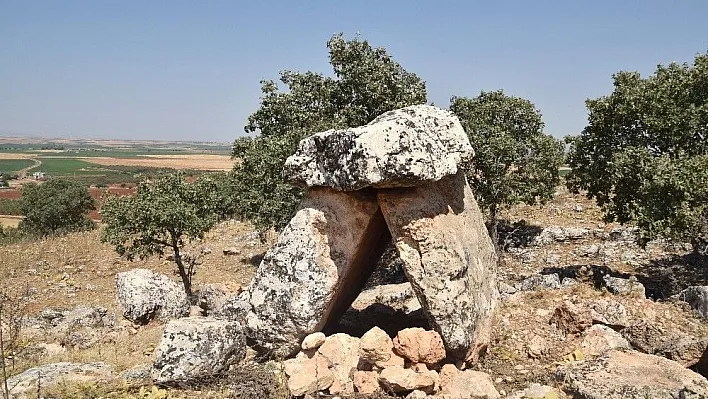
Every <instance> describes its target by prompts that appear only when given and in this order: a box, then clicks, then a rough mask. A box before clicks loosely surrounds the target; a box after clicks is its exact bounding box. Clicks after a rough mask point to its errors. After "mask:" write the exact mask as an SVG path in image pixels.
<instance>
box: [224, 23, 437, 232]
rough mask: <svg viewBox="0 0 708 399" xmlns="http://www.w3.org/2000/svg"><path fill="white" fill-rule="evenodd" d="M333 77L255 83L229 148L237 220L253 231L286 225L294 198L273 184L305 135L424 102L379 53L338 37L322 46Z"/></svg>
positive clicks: (289, 188) (405, 75) (303, 75)
mask: <svg viewBox="0 0 708 399" xmlns="http://www.w3.org/2000/svg"><path fill="white" fill-rule="evenodd" d="M327 48H328V49H329V59H330V64H331V65H332V68H333V72H334V76H333V77H331V76H325V75H323V74H319V73H315V72H309V71H308V72H293V71H283V72H281V73H280V83H282V84H283V85H284V88H283V89H281V87H280V86H279V85H278V83H276V82H274V81H272V80H266V81H262V82H261V92H262V95H261V104H260V107H259V108H258V110H256V112H254V113H253V114H252V115H251V116H250V117H249V118H248V124H247V125H246V126H245V131H246V133H250V134H258V136H256V137H242V138H239V139H237V140H236V141H235V142H234V146H233V154H232V155H233V157H234V158H235V160H236V164H235V166H234V170H233V175H234V184H235V188H236V194H237V196H238V198H239V202H238V213H239V214H240V215H241V216H242V217H245V218H247V219H249V220H251V221H252V222H254V223H255V225H256V226H257V227H258V228H260V229H268V228H271V227H275V228H276V229H280V228H282V227H283V226H285V224H287V222H288V221H289V220H290V217H291V215H292V214H293V212H294V210H295V207H296V206H297V204H298V202H299V201H300V199H301V198H302V190H301V189H300V188H298V187H296V186H293V185H291V184H289V183H288V182H286V181H285V180H284V179H283V177H282V176H281V173H282V169H283V165H284V164H285V160H286V159H287V157H288V156H290V155H292V154H293V153H294V152H295V149H296V146H297V143H298V142H299V141H300V140H301V139H302V138H304V137H307V136H308V135H311V134H314V133H317V132H320V131H324V130H327V129H334V128H345V127H355V126H360V125H364V124H366V123H368V122H370V121H371V120H373V119H374V118H375V117H377V116H379V115H380V114H382V113H384V112H386V111H390V110H393V109H397V108H401V107H405V106H408V105H414V104H422V103H425V102H426V90H425V82H423V81H422V80H421V79H420V78H419V77H418V76H417V75H415V74H413V73H410V72H408V71H406V70H405V69H404V68H403V67H402V66H401V65H399V64H398V63H396V62H395V61H394V60H393V59H392V58H391V56H390V55H389V54H388V52H387V51H386V50H385V49H383V48H377V47H372V46H371V45H370V44H369V43H368V42H367V41H365V40H361V39H360V38H359V37H356V38H354V39H352V40H345V39H344V37H343V36H342V35H341V34H339V35H335V36H333V37H332V38H331V39H330V40H329V41H328V42H327Z"/></svg>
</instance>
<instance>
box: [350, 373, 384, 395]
mask: <svg viewBox="0 0 708 399" xmlns="http://www.w3.org/2000/svg"><path fill="white" fill-rule="evenodd" d="M353 379H354V390H355V391H356V392H359V393H360V394H363V395H371V394H373V393H376V392H378V391H379V390H381V387H380V386H379V373H377V372H375V371H363V370H357V371H355V372H354V377H353Z"/></svg>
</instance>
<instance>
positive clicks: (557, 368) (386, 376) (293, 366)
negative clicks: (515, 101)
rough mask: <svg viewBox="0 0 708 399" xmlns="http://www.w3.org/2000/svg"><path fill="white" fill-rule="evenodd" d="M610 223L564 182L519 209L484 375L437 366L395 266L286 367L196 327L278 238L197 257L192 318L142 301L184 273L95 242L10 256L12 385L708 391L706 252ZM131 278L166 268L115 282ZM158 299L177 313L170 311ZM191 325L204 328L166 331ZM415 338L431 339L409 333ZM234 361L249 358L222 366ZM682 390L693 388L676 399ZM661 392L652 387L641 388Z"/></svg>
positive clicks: (450, 393) (218, 391)
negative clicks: (195, 355)
mask: <svg viewBox="0 0 708 399" xmlns="http://www.w3.org/2000/svg"><path fill="white" fill-rule="evenodd" d="M600 216H601V213H600V211H599V209H597V207H596V206H595V205H594V203H592V202H589V201H587V200H586V199H584V198H583V197H581V196H577V195H572V194H570V193H568V192H567V191H565V190H564V189H560V188H559V190H558V192H557V195H556V197H555V199H554V200H553V201H552V202H551V203H550V204H548V205H546V206H542V207H529V206H519V207H515V208H513V209H511V210H509V211H508V212H507V213H506V214H505V215H504V218H505V223H504V224H503V226H502V229H503V234H502V237H503V242H502V247H503V252H502V256H501V260H500V266H499V277H500V280H501V281H500V291H501V292H502V300H501V302H500V306H499V308H498V309H497V311H496V313H495V323H494V328H493V339H492V342H491V344H490V345H489V347H488V348H487V351H486V353H485V354H484V356H482V357H481V358H480V360H479V362H477V363H476V364H473V365H469V366H463V365H462V364H457V365H452V364H447V362H446V361H445V360H444V356H442V357H440V356H441V355H440V353H439V347H438V346H436V345H435V344H434V343H435V342H436V338H435V337H434V336H432V338H431V337H430V336H429V334H430V333H431V332H430V331H428V330H427V327H429V326H427V325H426V323H427V322H426V320H425V318H423V317H421V314H420V304H418V303H417V300H416V299H415V297H414V295H413V294H412V291H411V290H410V286H409V285H407V283H405V276H402V275H401V274H400V273H397V268H396V267H395V262H392V263H391V262H389V263H387V264H386V265H385V266H386V267H387V269H385V270H380V271H378V272H377V273H376V276H375V277H374V278H373V279H372V281H374V280H375V283H373V282H372V283H370V284H369V288H371V289H372V290H370V291H367V292H364V293H363V294H362V295H361V296H360V297H359V299H358V300H357V302H355V304H354V305H353V309H352V310H350V311H349V312H348V313H347V314H346V315H345V317H344V318H343V319H342V321H341V322H340V324H339V325H338V326H337V327H336V329H335V330H336V331H334V330H333V331H328V332H327V333H328V336H326V337H313V338H310V337H308V339H309V340H311V341H313V342H309V341H308V343H307V344H306V343H304V342H303V345H304V346H303V350H302V352H301V353H300V354H299V355H298V356H297V357H295V358H294V359H291V360H287V361H285V362H284V363H281V362H279V361H278V360H283V359H275V360H266V359H260V358H256V357H254V353H253V352H252V351H250V350H248V351H246V350H245V348H244V345H243V343H242V342H240V341H239V338H238V337H239V334H238V333H233V331H234V330H233V329H234V328H237V327H235V326H233V325H232V324H229V322H228V321H224V320H221V321H218V322H217V321H213V322H212V321H208V320H212V319H201V318H199V317H198V316H199V315H203V314H206V313H210V315H217V316H218V315H219V313H220V312H221V313H223V312H224V310H223V309H227V310H228V306H224V304H225V303H227V302H228V301H227V299H228V298H229V297H230V296H232V295H234V294H237V293H238V292H239V291H240V290H241V289H242V287H244V286H245V285H247V284H248V282H249V281H250V279H251V277H252V276H253V273H254V272H255V269H256V266H257V265H258V262H259V261H260V259H261V258H262V256H263V254H264V252H265V250H266V249H267V248H268V247H269V246H270V245H271V244H272V242H273V239H274V237H272V236H271V237H268V238H267V239H266V241H265V242H262V241H261V240H260V239H259V237H258V235H257V234H255V233H254V232H253V230H252V229H251V228H250V227H249V226H248V225H247V224H244V223H240V222H229V223H225V224H222V225H219V226H218V227H217V228H215V229H214V230H213V231H212V232H210V233H209V234H208V235H207V237H205V239H204V240H203V241H201V242H198V243H193V244H192V245H191V247H190V252H191V253H192V254H196V255H198V256H199V257H200V265H199V266H198V268H197V271H196V274H195V276H194V283H195V289H196V290H197V291H198V292H199V295H198V298H199V299H198V300H197V301H195V303H194V305H193V306H191V307H190V304H189V303H188V302H187V301H186V298H182V297H180V296H179V295H177V294H175V295H176V296H169V295H172V294H169V295H167V294H165V295H163V296H162V297H161V298H163V299H159V298H156V297H151V298H148V299H146V300H142V301H137V302H136V301H135V300H133V299H130V298H133V294H132V293H134V292H139V291H140V290H147V288H145V287H146V286H149V284H148V285H144V284H147V283H144V282H145V281H147V282H151V283H153V284H157V283H156V282H158V281H160V278H161V277H159V275H164V276H167V277H168V278H169V279H171V280H173V281H175V282H178V281H179V279H178V277H177V276H176V274H175V272H174V270H173V265H172V264H171V262H170V261H169V260H168V259H150V260H148V261H140V262H133V263H131V262H127V261H125V260H122V259H120V258H119V257H118V256H117V255H116V254H115V253H114V252H113V251H112V249H111V248H109V247H107V246H104V245H103V244H100V243H99V241H98V233H97V232H90V233H82V234H75V235H70V236H67V237H63V238H56V239H50V240H45V241H41V242H34V243H23V244H18V245H12V246H7V247H2V248H0V277H2V283H1V285H2V288H3V290H5V292H6V293H8V294H9V296H10V297H13V298H18V297H21V296H24V299H25V300H24V301H23V302H22V307H21V308H18V309H17V310H18V313H19V314H22V315H23V316H25V317H23V319H22V320H21V322H20V325H21V332H20V336H19V337H18V339H17V340H16V341H15V347H14V349H15V351H14V353H6V355H7V363H8V366H9V368H8V372H9V374H10V375H12V376H13V377H12V378H11V382H12V383H13V385H16V387H15V388H14V389H15V392H20V391H21V392H24V393H23V395H26V396H27V397H32V396H35V397H36V396H38V391H39V396H44V397H85V398H89V397H126V398H129V397H140V398H166V397H195V398H196V397H212V398H224V397H254V398H255V397H259V398H263V397H283V398H284V397H288V396H289V395H290V393H289V392H288V388H289V389H290V392H292V393H293V394H296V395H305V394H307V395H317V394H316V393H314V391H321V393H320V394H325V395H333V394H336V395H339V396H349V394H353V395H354V393H353V392H352V391H353V390H356V391H358V393H356V394H355V395H360V394H363V393H366V394H367V395H379V396H380V395H398V396H405V395H411V397H421V398H422V397H425V396H426V395H429V394H436V395H437V396H440V397H449V398H465V397H470V398H471V397H484V396H482V395H486V396H487V397H510V398H523V397H527V398H534V397H537V398H563V397H573V395H575V397H578V398H600V397H618V398H619V397H637V398H639V397H641V398H645V397H652V398H653V397H656V398H660V397H667V398H668V397H685V398H689V397H691V398H693V397H696V398H697V397H704V396H700V395H702V394H701V392H705V390H706V389H708V385H707V384H708V382H706V380H705V379H704V378H703V377H700V375H699V374H702V375H703V376H705V375H708V371H707V370H708V355H707V354H706V347H708V322H706V320H705V319H702V318H701V315H700V313H699V311H700V306H701V304H700V303H699V302H696V301H695V300H690V298H687V297H686V296H685V295H684V296H682V295H680V294H681V293H682V291H683V290H684V289H686V288H687V287H689V286H704V285H707V284H708V265H707V264H706V259H704V258H700V257H696V256H693V255H691V254H689V252H688V248H687V247H683V246H676V245H668V244H666V243H662V242H652V243H650V244H649V245H648V246H647V248H645V249H642V248H639V247H638V246H636V245H635V244H634V241H633V239H634V231H633V229H632V228H630V227H626V226H619V225H615V224H605V223H603V222H602V221H601V219H600ZM389 256H390V254H389ZM394 258H395V257H394ZM134 268H141V269H147V270H149V271H152V272H155V273H157V274H156V275H153V274H149V273H150V272H148V271H145V272H141V273H146V274H145V275H143V276H142V277H141V278H140V279H133V278H132V277H131V276H133V274H120V275H119V276H120V277H119V278H118V279H117V280H116V276H117V275H118V274H119V273H122V272H127V271H129V270H131V269H134ZM382 283H399V284H398V285H381V284H382ZM141 284H143V285H141ZM157 285H159V286H167V285H169V284H157ZM175 286H176V287H177V288H179V286H177V285H176V284H175ZM141 287H142V288H141ZM175 291H176V292H179V290H178V289H176V290H172V291H171V292H175ZM165 298H168V300H166V299H165ZM682 299H689V300H688V302H692V303H693V305H694V306H693V307H692V306H691V305H690V304H689V303H688V302H686V301H684V300H682ZM160 300H162V301H167V302H165V303H169V304H170V306H157V305H156V304H159V302H160ZM121 301H122V302H121ZM128 302H130V303H131V304H132V305H131V306H133V307H131V308H130V309H127V308H126V305H125V304H126V303H128ZM703 306H705V304H704V305H703ZM695 308H697V309H698V310H696V309H695ZM220 309H221V310H220ZM704 311H707V310H706V309H704ZM5 314H6V315H7V310H6V313H5ZM190 314H191V315H192V316H196V318H195V317H192V318H187V319H178V320H175V321H169V322H168V320H171V319H173V318H175V317H183V316H188V315H190ZM146 315H147V316H146ZM126 317H127V318H126ZM129 319H130V320H129ZM192 320H196V321H192ZM204 320H207V321H204ZM179 323H182V324H179ZM374 326H379V327H380V328H381V329H382V330H377V329H373V330H372V328H373V327H374ZM6 327H8V326H6ZM404 327H423V328H424V329H426V330H406V331H408V332H400V330H401V329H403V328H404ZM230 331H231V333H226V332H230ZM411 331H412V332H411ZM384 332H385V333H384ZM413 333H415V334H413ZM209 334H213V335H214V336H226V335H230V336H233V337H236V338H234V339H233V340H231V341H228V342H227V340H223V339H215V340H213V341H214V342H217V343H218V345H213V344H209V345H207V346H208V347H209V348H208V350H205V352H203V353H207V354H208V356H206V358H205V359H202V360H200V361H199V362H198V364H199V365H200V366H199V367H202V369H200V370H201V371H200V373H201V375H202V377H200V378H199V379H198V380H197V381H189V382H185V379H184V378H182V377H183V376H184V374H180V373H182V372H183V371H184V370H185V367H186V368H187V369H189V367H196V366H194V364H197V363H194V364H192V365H191V366H189V367H187V366H185V367H182V366H179V367H177V366H175V365H179V362H180V360H179V359H182V358H180V357H179V352H177V355H175V349H174V348H182V349H179V350H182V351H189V348H188V347H187V348H186V349H185V347H184V343H185V342H187V343H190V342H191V343H194V342H198V341H199V339H200V338H199V337H203V336H208V335H209ZM345 334H346V335H345ZM401 334H403V335H401ZM406 334H408V335H406ZM411 334H412V336H413V338H411ZM163 336H164V337H165V338H164V339H163ZM422 337H423V338H422ZM425 337H427V338H425ZM206 342H212V341H206ZM405 342H409V343H410V344H408V345H405V344H403V343H405ZM431 343H432V344H431ZM180 345H182V346H180ZM194 345H196V344H194ZM194 345H193V346H194ZM239 348H241V349H244V350H240V349H239ZM323 348H324V349H323ZM347 348H348V349H347ZM353 348H357V349H356V350H354V349H353ZM436 348H437V349H436ZM436 351H437V352H436ZM443 353H444V348H443ZM222 355H223V356H227V358H220V357H219V356H222ZM175 356H176V357H175ZM384 358H385V359H384ZM229 359H231V360H229ZM234 359H236V360H238V362H237V364H235V365H234V366H232V367H230V368H229V367H223V366H224V365H228V363H229V362H234V361H235V360H234ZM377 362H379V364H378V365H377ZM387 362H393V363H395V364H388V363H387ZM347 365H351V367H348V366H347ZM388 366H391V367H388ZM38 367H39V368H38ZM461 369H464V370H461ZM193 370H194V369H193ZM342 370H344V371H342ZM354 370H356V371H354ZM387 370H388V371H387ZM691 370H693V371H696V372H698V373H699V374H696V373H693V372H692V371H691ZM23 373H24V374H23ZM372 373H373V374H372ZM38 374H39V376H40V377H39V382H38V378H37V375H38ZM313 376H314V378H313ZM617 376H623V377H622V378H617ZM154 379H156V381H157V383H155V380H154ZM469 381H475V383H474V384H470V383H469ZM676 381H680V383H679V385H680V384H683V386H682V387H683V388H685V389H684V391H683V393H680V394H677V393H676V392H679V391H680V389H677V388H676V384H677V382H676ZM647 384H650V385H651V384H654V388H652V389H653V390H651V391H641V390H640V391H636V392H635V391H633V388H632V387H641V386H643V385H647ZM672 384H673V385H672ZM613 387H614V388H613ZM618 387H619V388H618ZM473 388H474V389H473ZM615 388H616V389H615ZM475 389H476V390H475ZM612 389H615V390H614V391H612ZM382 390H383V391H382ZM701 390H704V391H701ZM383 392H386V393H383ZM410 392H413V393H410ZM618 392H621V393H618ZM475 395H476V396H475ZM593 395H594V396H593ZM613 395H615V396H613ZM617 395H619V396H617ZM672 395H679V396H672ZM680 395H683V396H680ZM691 395H694V396H691ZM696 395H697V396H696ZM18 397H21V396H18Z"/></svg>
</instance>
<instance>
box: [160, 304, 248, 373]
mask: <svg viewBox="0 0 708 399" xmlns="http://www.w3.org/2000/svg"><path fill="white" fill-rule="evenodd" d="M245 356H246V338H245V336H244V334H243V330H242V328H241V325H240V324H239V323H238V322H235V321H226V320H216V319H212V318H208V317H188V318H184V319H179V320H173V321H170V322H169V323H167V326H165V331H164V333H163V334H162V340H161V341H160V344H159V345H158V346H157V349H156V350H155V362H154V363H153V377H154V378H155V380H156V381H157V382H160V383H169V382H175V381H181V380H193V379H198V378H201V377H206V376H210V375H214V374H217V373H220V372H223V371H226V370H227V369H228V368H229V366H230V365H232V364H234V363H236V362H238V361H240V360H242V359H243V358H244V357H245Z"/></svg>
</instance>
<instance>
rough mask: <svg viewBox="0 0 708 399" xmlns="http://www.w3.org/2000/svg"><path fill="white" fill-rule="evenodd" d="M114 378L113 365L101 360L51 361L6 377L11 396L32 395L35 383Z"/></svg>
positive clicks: (35, 390) (34, 392) (83, 381)
mask: <svg viewBox="0 0 708 399" xmlns="http://www.w3.org/2000/svg"><path fill="white" fill-rule="evenodd" d="M114 378H115V374H114V370H113V367H112V366H110V365H108V364H106V363H102V362H96V363H68V362H62V363H51V364H45V365H43V366H39V367H33V368H31V369H29V370H25V371H24V372H22V373H20V374H18V375H16V376H13V377H10V378H8V379H7V387H8V389H9V391H10V397H11V398H26V397H33V395H34V394H36V392H37V385H38V384H40V385H41V387H42V388H47V387H51V386H53V385H55V384H57V383H59V382H67V383H72V382H73V383H87V382H102V381H111V380H113V379H114Z"/></svg>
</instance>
